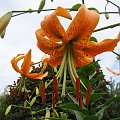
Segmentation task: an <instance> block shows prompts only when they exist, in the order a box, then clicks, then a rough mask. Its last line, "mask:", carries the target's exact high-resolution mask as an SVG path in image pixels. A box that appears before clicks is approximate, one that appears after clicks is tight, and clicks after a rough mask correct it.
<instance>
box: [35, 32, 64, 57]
mask: <svg viewBox="0 0 120 120" xmlns="http://www.w3.org/2000/svg"><path fill="white" fill-rule="evenodd" d="M36 37H37V46H38V48H39V49H40V50H42V51H43V52H44V53H46V54H49V55H50V54H52V52H53V51H54V50H55V49H57V48H60V47H61V46H62V45H61V44H59V43H55V42H53V41H51V40H49V39H47V38H43V37H41V36H40V35H39V31H36Z"/></svg>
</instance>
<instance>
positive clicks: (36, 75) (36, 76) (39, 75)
mask: <svg viewBox="0 0 120 120" xmlns="http://www.w3.org/2000/svg"><path fill="white" fill-rule="evenodd" d="M47 75H48V72H46V73H44V74H43V73H42V72H40V73H31V74H30V73H27V74H26V76H27V77H28V78H33V79H41V80H42V79H43V78H44V77H46V76H47Z"/></svg>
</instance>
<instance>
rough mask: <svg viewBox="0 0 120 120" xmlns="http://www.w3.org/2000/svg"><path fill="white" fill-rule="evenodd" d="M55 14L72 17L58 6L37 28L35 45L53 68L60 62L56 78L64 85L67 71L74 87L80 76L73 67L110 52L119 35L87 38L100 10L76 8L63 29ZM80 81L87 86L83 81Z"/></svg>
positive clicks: (115, 44) (90, 61)
mask: <svg viewBox="0 0 120 120" xmlns="http://www.w3.org/2000/svg"><path fill="white" fill-rule="evenodd" d="M57 16H62V17H65V18H68V19H72V17H71V16H70V14H69V12H68V11H67V10H66V9H64V8H61V7H58V8H57V9H56V10H55V11H54V12H53V13H52V14H50V15H47V16H45V18H44V20H43V21H42V22H41V26H40V29H38V30H37V31H36V37H37V46H38V48H39V49H40V50H42V51H43V52H44V53H46V54H49V55H50V58H49V59H46V61H47V62H48V63H49V64H50V65H51V66H52V67H53V68H54V67H56V66H58V65H60V68H59V70H58V72H57V74H56V77H57V79H58V78H60V79H61V78H62V77H63V88H65V84H66V71H67V70H68V72H69V75H70V77H71V79H72V82H73V85H74V87H75V81H76V78H79V76H78V75H77V72H76V67H80V66H84V65H87V64H90V63H92V62H93V58H94V57H95V56H96V55H98V54H100V53H103V52H106V51H112V50H113V49H114V48H115V47H116V46H117V43H118V42H119V41H120V38H116V39H105V40H103V41H101V42H94V41H90V36H91V34H92V33H93V31H94V29H95V27H96V26H97V24H98V22H99V13H97V11H95V10H88V9H87V8H86V7H85V5H82V6H81V7H80V8H79V10H78V13H77V14H76V16H75V17H74V19H73V20H72V22H71V24H70V25H69V27H68V29H67V30H66V31H65V29H64V27H63V26H62V24H61V23H60V21H59V19H58V17H57ZM80 83H81V84H82V85H83V86H84V88H85V89H87V88H86V86H85V85H84V84H83V82H82V81H81V82H80ZM63 93H64V92H63Z"/></svg>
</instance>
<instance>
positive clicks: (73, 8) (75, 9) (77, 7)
mask: <svg viewBox="0 0 120 120" xmlns="http://www.w3.org/2000/svg"><path fill="white" fill-rule="evenodd" d="M80 7H81V4H75V5H74V6H72V8H71V9H70V11H78V9H79V8H80Z"/></svg>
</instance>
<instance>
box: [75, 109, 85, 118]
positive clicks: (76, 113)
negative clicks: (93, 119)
mask: <svg viewBox="0 0 120 120" xmlns="http://www.w3.org/2000/svg"><path fill="white" fill-rule="evenodd" d="M74 113H75V116H76V118H77V120H84V114H83V113H82V112H79V111H75V110H74Z"/></svg>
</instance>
